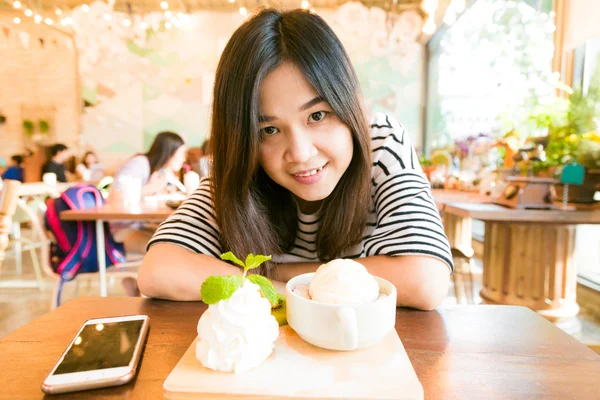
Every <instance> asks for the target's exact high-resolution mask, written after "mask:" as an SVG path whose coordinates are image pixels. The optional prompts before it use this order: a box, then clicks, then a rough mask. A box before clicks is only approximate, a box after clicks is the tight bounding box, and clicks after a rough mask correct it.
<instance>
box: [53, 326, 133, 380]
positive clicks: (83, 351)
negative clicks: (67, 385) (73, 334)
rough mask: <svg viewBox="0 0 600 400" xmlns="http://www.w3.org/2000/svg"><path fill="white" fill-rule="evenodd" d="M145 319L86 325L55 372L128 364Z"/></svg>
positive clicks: (90, 369)
mask: <svg viewBox="0 0 600 400" xmlns="http://www.w3.org/2000/svg"><path fill="white" fill-rule="evenodd" d="M143 324H144V321H143V320H135V321H123V322H110V323H105V324H93V325H86V326H85V327H84V328H83V330H82V331H81V333H80V334H79V336H77V338H75V341H74V342H73V344H72V345H71V348H70V349H69V351H68V352H67V354H66V355H65V358H64V359H63V360H62V362H61V363H60V365H59V366H58V368H56V371H54V375H60V374H70V373H73V372H83V371H92V370H95V369H106V368H118V367H126V366H127V365H129V362H130V361H131V358H132V357H133V352H134V351H135V345H136V343H137V341H138V338H139V336H140V331H141V330H142V326H143Z"/></svg>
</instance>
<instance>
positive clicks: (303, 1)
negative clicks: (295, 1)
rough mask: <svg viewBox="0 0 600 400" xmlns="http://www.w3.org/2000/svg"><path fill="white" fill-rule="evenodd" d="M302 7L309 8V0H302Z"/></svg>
mask: <svg viewBox="0 0 600 400" xmlns="http://www.w3.org/2000/svg"><path fill="white" fill-rule="evenodd" d="M300 7H302V9H303V10H308V7H310V4H308V0H302V3H301V4H300Z"/></svg>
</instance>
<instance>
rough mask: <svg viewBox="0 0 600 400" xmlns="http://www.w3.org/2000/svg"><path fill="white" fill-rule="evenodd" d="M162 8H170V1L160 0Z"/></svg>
mask: <svg viewBox="0 0 600 400" xmlns="http://www.w3.org/2000/svg"><path fill="white" fill-rule="evenodd" d="M160 8H162V9H163V10H167V9H168V8H169V3H167V2H166V1H164V0H163V1H161V2H160Z"/></svg>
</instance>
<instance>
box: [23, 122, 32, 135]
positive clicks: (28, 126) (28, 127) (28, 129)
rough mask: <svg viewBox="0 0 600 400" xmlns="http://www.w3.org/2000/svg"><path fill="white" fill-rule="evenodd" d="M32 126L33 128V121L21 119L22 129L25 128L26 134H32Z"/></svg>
mask: <svg viewBox="0 0 600 400" xmlns="http://www.w3.org/2000/svg"><path fill="white" fill-rule="evenodd" d="M33 128H34V126H33V122H31V121H30V120H28V119H26V120H25V121H23V129H24V130H25V133H26V134H27V136H31V135H33Z"/></svg>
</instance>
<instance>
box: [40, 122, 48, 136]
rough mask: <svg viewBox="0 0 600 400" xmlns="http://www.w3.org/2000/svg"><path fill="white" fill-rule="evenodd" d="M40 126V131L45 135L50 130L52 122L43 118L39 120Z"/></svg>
mask: <svg viewBox="0 0 600 400" xmlns="http://www.w3.org/2000/svg"><path fill="white" fill-rule="evenodd" d="M39 126H40V133H42V134H44V135H45V134H47V133H48V132H49V131H50V124H49V123H48V121H46V120H43V119H41V120H40V121H39Z"/></svg>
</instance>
